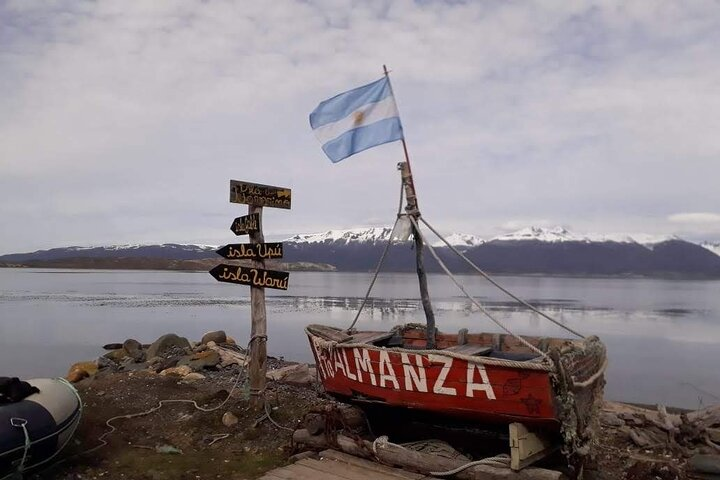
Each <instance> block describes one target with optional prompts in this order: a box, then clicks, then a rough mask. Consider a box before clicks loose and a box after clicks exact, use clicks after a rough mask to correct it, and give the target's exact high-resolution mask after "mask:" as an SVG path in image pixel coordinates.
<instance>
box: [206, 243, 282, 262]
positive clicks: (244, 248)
mask: <svg viewBox="0 0 720 480" xmlns="http://www.w3.org/2000/svg"><path fill="white" fill-rule="evenodd" d="M216 252H217V254H218V255H220V256H223V257H225V258H228V259H230V260H265V259H268V258H282V256H283V244H282V243H232V244H230V245H225V246H224V247H222V248H220V249H218V250H217V251H216Z"/></svg>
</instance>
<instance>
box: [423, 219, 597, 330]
mask: <svg viewBox="0 0 720 480" xmlns="http://www.w3.org/2000/svg"><path fill="white" fill-rule="evenodd" d="M420 221H421V222H423V223H424V224H425V226H426V227H428V228H429V229H430V231H431V232H433V233H434V234H435V235H437V237H438V238H439V239H440V240H442V241H443V242H444V243H445V245H447V246H448V247H449V248H450V250H452V251H453V252H454V253H455V254H456V255H458V256H459V257H460V258H462V259H463V260H465V262H467V264H468V265H470V266H471V267H472V268H474V269H475V271H476V272H478V273H479V274H480V275H482V276H483V277H485V279H486V280H487V281H489V282H490V283H492V284H493V285H495V286H496V287H497V288H498V289H500V290H501V291H502V292H503V293H505V294H506V295H508V296H509V297H511V298H512V299H514V300H516V301H518V302H520V303H521V304H522V305H524V306H525V307H527V308H529V309H530V310H532V311H533V312H535V313H537V314H538V315H540V316H542V317H544V318H546V319H547V320H550V321H551V322H552V323H554V324H555V325H557V326H558V327H561V328H563V329H565V330H567V331H568V332H570V333H572V334H574V335H577V336H578V337H580V338H585V336H584V335H582V334H581V333H579V332H577V331H575V330H573V329H572V328H570V327H568V326H567V325H564V324H563V323H561V322H560V321H558V320H556V319H554V318H552V317H551V316H550V315H548V314H546V313H545V312H543V311H541V310H538V309H537V308H536V307H534V306H532V305H531V304H529V303H528V302H526V301H525V300H523V299H522V298H520V297H518V296H516V295H515V294H513V293H512V292H511V291H509V290H508V289H506V288H505V287H503V286H502V285H500V284H499V283H498V282H496V281H495V279H494V278H492V277H491V276H490V275H488V274H487V273H486V272H485V271H484V270H483V269H481V268H480V267H478V266H477V265H475V263H474V262H473V261H472V260H470V259H469V258H468V257H467V256H466V255H465V254H464V253H462V252H461V251H460V250H458V249H457V248H455V247H454V246H453V245H452V244H450V242H448V241H447V240H446V239H445V238H444V237H443V236H442V235H440V234H439V233H438V231H437V230H435V229H434V228H433V227H432V226H431V225H430V224H429V223H428V222H427V221H426V220H425V219H424V218H422V217H421V218H420Z"/></svg>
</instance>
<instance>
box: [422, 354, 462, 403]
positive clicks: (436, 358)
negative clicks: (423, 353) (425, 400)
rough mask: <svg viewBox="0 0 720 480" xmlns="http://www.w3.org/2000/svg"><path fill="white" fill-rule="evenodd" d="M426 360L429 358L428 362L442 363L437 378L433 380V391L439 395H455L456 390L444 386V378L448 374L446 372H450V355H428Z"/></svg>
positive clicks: (451, 361)
mask: <svg viewBox="0 0 720 480" xmlns="http://www.w3.org/2000/svg"><path fill="white" fill-rule="evenodd" d="M428 360H430V363H442V365H443V366H442V368H441V369H440V373H439V374H438V378H437V380H435V385H433V393H439V394H440V395H455V396H456V395H457V390H455V389H454V388H452V387H446V386H445V379H446V378H447V376H448V373H450V366H451V365H452V363H453V360H454V359H453V358H452V357H446V356H445V355H432V354H431V355H428Z"/></svg>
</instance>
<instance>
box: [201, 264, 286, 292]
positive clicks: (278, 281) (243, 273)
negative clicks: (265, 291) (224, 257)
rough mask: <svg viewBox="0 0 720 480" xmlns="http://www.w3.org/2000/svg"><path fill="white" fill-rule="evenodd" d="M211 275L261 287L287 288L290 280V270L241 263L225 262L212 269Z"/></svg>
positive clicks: (240, 283)
mask: <svg viewBox="0 0 720 480" xmlns="http://www.w3.org/2000/svg"><path fill="white" fill-rule="evenodd" d="M210 275H212V276H213V277H214V278H215V280H217V281H218V282H227V283H237V284H239V285H249V286H251V287H260V288H263V287H264V288H275V289H277V290H287V288H288V280H289V279H290V273H289V272H279V271H277V270H265V269H263V268H255V267H243V266H240V265H227V264H224V263H221V264H220V265H218V266H217V267H215V268H213V269H212V270H210Z"/></svg>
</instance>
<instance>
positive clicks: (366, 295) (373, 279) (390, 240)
mask: <svg viewBox="0 0 720 480" xmlns="http://www.w3.org/2000/svg"><path fill="white" fill-rule="evenodd" d="M403 187H404V185H403V184H402V182H401V183H400V202H399V203H398V211H397V215H396V217H395V223H394V224H393V228H392V230H390V236H389V237H388V240H387V243H386V244H385V250H383V253H382V255H381V256H380V261H378V264H377V266H376V267H375V273H374V274H373V278H372V280H371V281H370V286H368V289H367V292H366V293H365V298H363V301H362V303H361V304H360V308H359V309H358V311H357V313H356V314H355V318H354V319H353V321H352V323H351V324H350V326H349V327H348V329H347V330H346V331H347V332H349V331H350V330H352V329H353V327H355V324H356V323H357V321H358V318H360V314H361V313H362V311H363V308H365V304H366V303H367V301H368V298H370V292H372V289H373V286H374V285H375V280H377V277H378V275H379V274H380V269H381V268H382V265H383V263H384V262H385V257H387V254H388V251H389V250H390V245H392V241H393V232H394V231H395V227H397V224H398V220H400V216H401V212H402V203H403Z"/></svg>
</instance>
